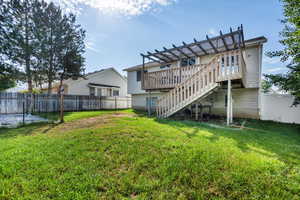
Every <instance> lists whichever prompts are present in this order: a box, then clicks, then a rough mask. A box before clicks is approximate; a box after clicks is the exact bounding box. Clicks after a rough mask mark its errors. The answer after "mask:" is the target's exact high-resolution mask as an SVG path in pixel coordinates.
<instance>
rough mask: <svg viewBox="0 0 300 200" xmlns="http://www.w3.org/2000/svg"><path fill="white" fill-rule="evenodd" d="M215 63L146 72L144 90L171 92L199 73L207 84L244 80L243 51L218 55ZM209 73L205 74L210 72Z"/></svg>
mask: <svg viewBox="0 0 300 200" xmlns="http://www.w3.org/2000/svg"><path fill="white" fill-rule="evenodd" d="M213 59H214V62H213V65H212V62H210V63H208V64H201V65H192V66H186V67H176V68H170V69H167V70H161V71H155V72H146V73H144V75H143V79H142V88H143V89H144V90H170V89H173V88H175V87H176V86H177V85H179V84H181V83H182V82H184V81H186V80H188V79H190V78H191V77H192V76H193V75H195V74H196V73H197V72H199V71H201V72H203V74H205V75H204V76H203V81H205V82H216V83H219V82H222V81H226V80H228V79H229V78H230V79H231V80H236V79H242V77H243V75H244V74H245V63H244V60H243V56H242V52H241V50H233V51H228V52H225V53H221V54H217V55H216V56H215V57H214V58H213ZM208 71H209V73H204V72H208Z"/></svg>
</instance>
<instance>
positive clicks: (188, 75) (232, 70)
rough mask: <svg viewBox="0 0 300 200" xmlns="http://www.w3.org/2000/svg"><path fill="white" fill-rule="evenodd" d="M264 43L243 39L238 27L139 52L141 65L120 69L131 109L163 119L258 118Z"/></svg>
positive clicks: (262, 40) (240, 29) (261, 39)
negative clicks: (180, 116)
mask: <svg viewBox="0 0 300 200" xmlns="http://www.w3.org/2000/svg"><path fill="white" fill-rule="evenodd" d="M266 41H267V39H266V38H265V37H263V36H262V37H256V38H252V39H248V40H244V34H243V28H242V26H241V27H239V28H238V29H237V30H236V31H232V30H230V32H229V33H227V34H222V33H221V34H220V36H217V37H213V38H209V37H208V36H207V37H206V40H203V41H197V40H196V39H194V42H192V43H189V44H186V43H184V42H183V45H181V46H175V45H172V46H173V47H172V48H169V49H167V48H165V47H164V48H163V49H164V50H162V51H158V50H155V52H153V53H151V52H148V53H147V54H141V55H142V58H143V63H144V64H141V65H137V66H134V67H129V68H127V69H124V71H127V77H128V93H129V94H131V95H132V107H133V108H134V109H143V110H148V111H151V110H152V111H154V110H155V111H156V114H157V116H158V117H163V118H164V117H169V116H172V115H175V114H178V113H181V114H182V113H190V114H191V115H192V116H195V118H196V119H198V117H199V116H202V114H203V113H206V112H209V113H211V114H215V115H223V116H226V115H227V116H228V118H229V119H230V120H232V116H234V117H245V118H256V119H259V118H260V109H261V108H260V105H261V103H260V79H261V68H262V52H263V43H265V42H266ZM145 59H148V60H149V61H151V62H147V63H145ZM228 80H230V81H228ZM228 88H229V90H228ZM182 111H184V112H182ZM186 111H189V112H186Z"/></svg>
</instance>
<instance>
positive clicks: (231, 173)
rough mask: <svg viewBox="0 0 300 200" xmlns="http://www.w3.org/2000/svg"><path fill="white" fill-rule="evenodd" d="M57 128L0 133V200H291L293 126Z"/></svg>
mask: <svg viewBox="0 0 300 200" xmlns="http://www.w3.org/2000/svg"><path fill="white" fill-rule="evenodd" d="M47 117H48V118H51V119H55V118H56V117H57V116H55V115H51V116H49V115H48V116H47ZM65 119H66V123H64V124H60V125H57V124H51V123H50V124H49V123H48V124H47V123H39V124H32V125H26V126H23V127H20V128H14V129H4V128H3V129H0V199H172V200H173V199H299V198H300V127H299V126H296V125H288V124H280V123H274V122H260V121H255V120H250V121H248V122H247V123H246V126H248V127H252V128H253V129H247V130H245V129H244V130H240V129H233V128H224V127H223V128H222V127H218V126H211V125H208V124H205V123H196V122H191V121H174V120H157V119H156V118H147V117H145V116H143V115H142V114H139V113H135V112H133V111H132V110H123V111H94V112H78V113H67V114H66V118H65Z"/></svg>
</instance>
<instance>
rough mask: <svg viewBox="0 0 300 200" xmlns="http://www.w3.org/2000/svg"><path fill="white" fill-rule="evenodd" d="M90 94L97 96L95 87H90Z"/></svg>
mask: <svg viewBox="0 0 300 200" xmlns="http://www.w3.org/2000/svg"><path fill="white" fill-rule="evenodd" d="M90 96H95V88H94V87H90Z"/></svg>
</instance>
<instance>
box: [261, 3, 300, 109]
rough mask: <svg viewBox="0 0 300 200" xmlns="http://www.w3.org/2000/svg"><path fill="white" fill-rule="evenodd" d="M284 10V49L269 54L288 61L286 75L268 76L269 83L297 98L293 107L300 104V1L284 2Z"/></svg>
mask: <svg viewBox="0 0 300 200" xmlns="http://www.w3.org/2000/svg"><path fill="white" fill-rule="evenodd" d="M282 2H283V8H284V19H283V20H282V23H283V24H284V29H283V30H282V32H281V33H280V35H281V37H282V39H281V40H280V41H279V42H280V43H281V44H282V45H283V46H284V48H283V49H282V50H279V51H273V52H268V53H267V56H269V57H281V61H283V62H285V61H288V62H289V64H288V65H287V68H288V69H289V70H288V72H287V73H286V74H275V75H273V74H267V75H265V77H266V78H267V81H268V82H269V83H271V84H274V85H275V86H278V87H279V88H280V89H282V90H284V91H287V92H289V93H290V94H292V95H293V96H294V97H295V101H294V103H293V105H297V104H300V1H299V0H282Z"/></svg>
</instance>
